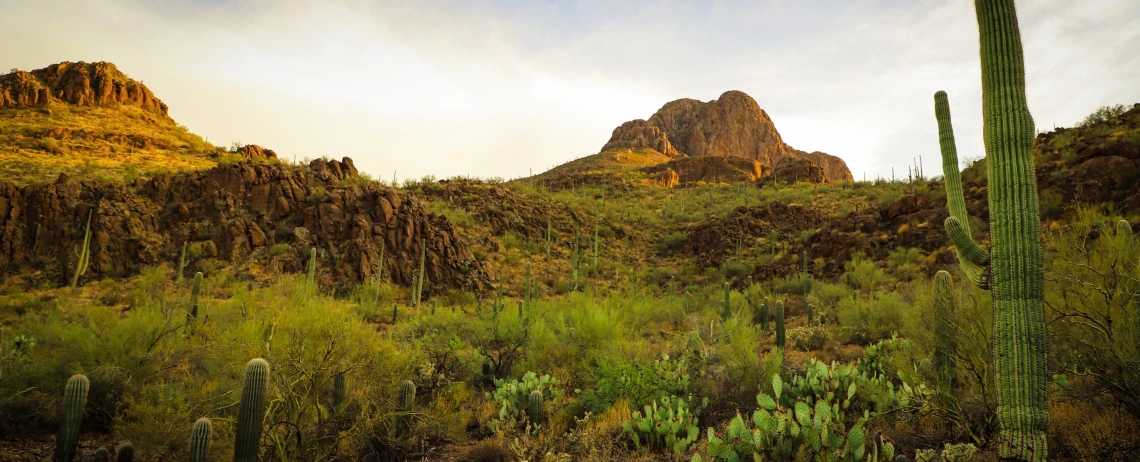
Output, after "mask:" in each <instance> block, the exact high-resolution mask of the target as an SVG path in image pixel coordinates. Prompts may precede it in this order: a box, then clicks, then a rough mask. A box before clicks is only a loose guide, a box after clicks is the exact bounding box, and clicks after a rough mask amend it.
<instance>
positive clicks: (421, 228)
mask: <svg viewBox="0 0 1140 462" xmlns="http://www.w3.org/2000/svg"><path fill="white" fill-rule="evenodd" d="M353 175H356V167H354V166H353V164H352V161H351V160H350V159H348V158H345V159H344V160H342V161H336V160H328V161H326V160H322V159H317V160H314V161H313V162H312V163H311V164H310V165H309V167H308V168H298V167H293V166H288V165H282V164H275V163H264V162H241V163H237V164H231V165H222V166H218V167H216V168H213V169H210V170H206V171H199V172H192V173H181V174H164V175H158V176H155V177H154V178H151V179H149V180H142V179H139V180H136V181H134V182H133V183H132V184H130V185H118V184H108V183H101V182H88V181H77V180H75V179H71V178H68V177H67V176H66V175H60V178H59V180H58V181H56V182H55V183H53V184H37V185H31V186H25V187H16V186H14V185H12V184H9V183H0V270H2V271H3V272H4V273H11V272H15V271H19V270H21V269H36V270H42V271H43V273H42V274H43V275H44V276H46V277H47V278H49V279H51V280H54V281H56V282H60V283H62V282H64V281H65V280H67V278H68V277H69V276H71V275H72V273H73V271H74V268H75V261H76V252H75V250H76V249H77V246H79V245H81V244H82V241H83V228H84V223H85V221H86V219H87V216H88V213H91V216H92V219H91V250H90V252H91V253H90V255H91V257H90V261H91V264H90V268H89V269H88V271H87V273H86V275H85V276H84V277H83V278H82V279H81V281H88V280H98V279H102V278H105V277H123V276H127V275H130V274H132V273H134V272H136V271H138V269H139V268H141V267H144V266H149V265H155V264H160V263H163V262H165V263H171V262H176V261H178V258H179V255H180V252H181V249H182V245H183V243H189V247H190V254H191V255H192V256H191V258H190V267H189V268H187V270H186V271H187V272H188V273H192V272H193V271H197V270H199V269H203V268H208V267H209V266H203V265H202V263H203V262H205V261H207V260H209V259H216V260H218V261H221V262H227V263H229V264H234V265H238V266H248V267H250V268H253V267H260V268H262V271H261V272H262V273H264V272H271V273H272V272H277V271H281V272H301V271H304V270H305V265H306V264H307V261H308V257H309V249H310V248H314V247H315V248H316V249H317V255H318V259H319V261H318V269H319V270H318V274H319V279H320V280H321V282H322V283H323V284H325V285H330V286H335V287H341V288H346V287H349V286H350V285H351V284H353V283H355V282H359V281H362V280H364V279H366V278H370V277H374V275H375V273H376V271H378V270H379V269H380V265H381V264H383V268H384V270H383V275H384V278H385V279H386V280H391V281H392V282H394V283H397V284H403V285H408V284H410V283H411V281H412V277H413V275H415V274H416V272H417V271H418V265H419V255H420V248H421V243H423V244H426V246H427V252H426V254H427V258H426V273H427V281H428V282H427V284H426V285H425V289H424V290H425V294H428V295H431V294H432V293H440V292H442V291H443V290H445V289H448V288H464V289H468V290H476V291H481V290H486V289H487V287H489V279H488V278H487V276H486V274H485V272H484V271H483V268H482V265H481V264H480V263H479V262H478V261H476V260H475V258H474V256H473V255H472V253H471V251H470V250H469V249H468V248H467V246H466V245H465V244H464V243H463V242H462V241H461V240H460V239H459V238H458V236H457V234H456V231H455V229H454V228H453V226H452V224H451V222H450V221H448V220H447V218H445V217H443V216H438V215H435V214H430V213H427V212H426V211H425V210H424V209H423V207H421V206H420V204H419V202H418V201H417V200H416V199H415V198H414V197H412V196H410V195H408V194H405V193H401V192H398V191H396V190H395V189H390V188H386V187H383V186H379V185H377V184H368V185H366V186H364V187H360V186H340V184H341V180H343V179H345V178H349V177H351V176H353ZM381 247H384V249H385V253H384V255H385V257H384V260H383V262H381V260H380V254H381V250H380V249H381Z"/></svg>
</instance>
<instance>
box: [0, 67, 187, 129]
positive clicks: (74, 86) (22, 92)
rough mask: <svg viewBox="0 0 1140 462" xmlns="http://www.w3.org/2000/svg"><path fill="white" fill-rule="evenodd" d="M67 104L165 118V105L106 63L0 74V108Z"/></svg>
mask: <svg viewBox="0 0 1140 462" xmlns="http://www.w3.org/2000/svg"><path fill="white" fill-rule="evenodd" d="M51 103H66V104H73V105H76V106H102V105H119V104H125V105H131V106H137V107H140V108H142V109H145V110H147V111H150V112H153V113H156V114H161V115H162V116H164V117H165V116H166V115H167V107H166V104H165V103H163V102H162V101H160V100H159V99H158V98H156V97H155V96H154V94H153V93H151V92H150V90H149V89H147V88H146V86H144V85H143V84H141V83H139V82H136V81H134V80H131V79H130V78H128V77H127V76H126V75H124V74H123V73H122V72H119V70H118V68H116V67H115V65H114V64H111V63H107V62H97V63H84V62H78V63H71V62H67V61H64V62H61V63H59V64H52V65H50V66H48V67H45V68H43V69H37V70H34V71H31V72H26V71H19V70H17V71H16V72H12V73H10V74H6V75H0V109H2V108H6V107H15V108H27V107H37V106H46V105H49V104H51Z"/></svg>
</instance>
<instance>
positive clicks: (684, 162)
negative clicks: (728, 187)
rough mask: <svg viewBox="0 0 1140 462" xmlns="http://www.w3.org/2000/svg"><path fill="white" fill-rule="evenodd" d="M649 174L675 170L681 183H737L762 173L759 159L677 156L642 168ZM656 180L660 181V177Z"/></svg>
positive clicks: (754, 179)
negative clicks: (659, 163) (671, 159)
mask: <svg viewBox="0 0 1140 462" xmlns="http://www.w3.org/2000/svg"><path fill="white" fill-rule="evenodd" d="M643 171H645V172H646V173H649V174H651V175H654V174H656V175H663V174H666V173H667V172H675V175H677V181H678V182H679V183H681V184H686V183H696V182H698V181H704V182H708V183H712V182H721V183H739V182H752V181H756V180H757V179H759V178H760V177H761V175H762V174H763V165H761V164H760V162H759V161H755V160H751V159H742V158H738V157H679V158H677V159H676V160H673V161H670V162H666V163H664V164H661V165H655V166H653V167H649V168H646V169H644V170H643ZM658 182H659V183H660V177H659V180H658Z"/></svg>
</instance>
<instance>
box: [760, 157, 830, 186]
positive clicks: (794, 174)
mask: <svg viewBox="0 0 1140 462" xmlns="http://www.w3.org/2000/svg"><path fill="white" fill-rule="evenodd" d="M765 180H767V181H780V182H785V183H795V182H798V181H806V182H809V183H827V182H828V179H827V174H826V173H825V172H824V170H823V167H821V166H820V165H819V164H817V163H815V162H812V161H810V160H807V159H804V158H799V157H785V158H783V159H781V160H780V162H778V163H777V164H776V168H775V169H773V170H772V175H771V176H769V177H765Z"/></svg>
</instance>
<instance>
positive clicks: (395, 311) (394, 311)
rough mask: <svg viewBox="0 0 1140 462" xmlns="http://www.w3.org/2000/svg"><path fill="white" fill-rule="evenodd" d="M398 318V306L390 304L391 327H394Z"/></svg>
mask: <svg viewBox="0 0 1140 462" xmlns="http://www.w3.org/2000/svg"><path fill="white" fill-rule="evenodd" d="M399 316H400V306H399V305H397V304H395V303H393V304H392V325H396V320H397V319H399Z"/></svg>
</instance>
